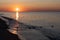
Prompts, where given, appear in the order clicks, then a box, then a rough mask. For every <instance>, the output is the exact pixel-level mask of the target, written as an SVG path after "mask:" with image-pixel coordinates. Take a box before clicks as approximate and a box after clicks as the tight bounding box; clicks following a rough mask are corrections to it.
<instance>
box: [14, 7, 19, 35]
mask: <svg viewBox="0 0 60 40" xmlns="http://www.w3.org/2000/svg"><path fill="white" fill-rule="evenodd" d="M18 11H19V8H16V20H17V21H18V19H19V13H18ZM14 26H15V27H18V26H19V24H18V23H17V22H16V23H15V25H14ZM14 29H15V31H13V34H17V30H18V28H14Z"/></svg>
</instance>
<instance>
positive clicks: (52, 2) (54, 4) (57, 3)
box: [0, 0, 60, 10]
mask: <svg viewBox="0 0 60 40" xmlns="http://www.w3.org/2000/svg"><path fill="white" fill-rule="evenodd" d="M15 6H16V7H17V6H19V7H20V8H22V7H24V8H25V9H37V10H60V0H0V9H2V8H14V7H15Z"/></svg>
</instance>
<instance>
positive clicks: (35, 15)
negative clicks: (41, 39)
mask: <svg viewBox="0 0 60 40" xmlns="http://www.w3.org/2000/svg"><path fill="white" fill-rule="evenodd" d="M1 13H2V15H3V16H7V17H11V18H14V19H15V18H16V16H15V14H16V13H9V12H0V14H1ZM18 21H19V22H23V23H25V24H28V25H36V26H44V27H50V26H51V25H54V26H55V28H60V12H23V13H19V20H18Z"/></svg>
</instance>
